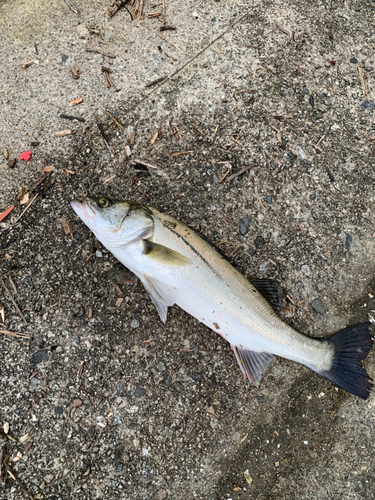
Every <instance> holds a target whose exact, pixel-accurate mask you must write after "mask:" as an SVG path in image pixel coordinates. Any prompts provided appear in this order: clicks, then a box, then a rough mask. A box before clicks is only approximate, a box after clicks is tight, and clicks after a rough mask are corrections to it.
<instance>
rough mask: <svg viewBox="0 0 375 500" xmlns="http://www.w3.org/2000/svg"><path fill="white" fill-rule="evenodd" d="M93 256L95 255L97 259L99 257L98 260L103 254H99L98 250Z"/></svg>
mask: <svg viewBox="0 0 375 500" xmlns="http://www.w3.org/2000/svg"><path fill="white" fill-rule="evenodd" d="M95 255H96V256H97V257H99V258H100V257H103V254H102V252H101V251H100V250H97V251H96V252H95Z"/></svg>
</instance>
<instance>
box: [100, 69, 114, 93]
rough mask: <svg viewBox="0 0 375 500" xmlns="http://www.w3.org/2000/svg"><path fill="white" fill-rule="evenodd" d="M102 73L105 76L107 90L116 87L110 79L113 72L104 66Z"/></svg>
mask: <svg viewBox="0 0 375 500" xmlns="http://www.w3.org/2000/svg"><path fill="white" fill-rule="evenodd" d="M102 73H103V75H104V80H105V86H106V87H107V89H110V88H111V87H114V85H113V82H112V80H111V79H110V77H109V75H110V73H113V70H111V69H110V68H107V67H106V66H102Z"/></svg>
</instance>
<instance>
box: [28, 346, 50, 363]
mask: <svg viewBox="0 0 375 500" xmlns="http://www.w3.org/2000/svg"><path fill="white" fill-rule="evenodd" d="M47 358H48V351H47V350H46V349H44V350H43V351H38V352H36V353H35V354H33V355H32V356H31V359H30V363H31V364H32V365H37V364H38V363H42V362H43V361H45V360H46V359H47Z"/></svg>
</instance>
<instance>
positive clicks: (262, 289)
mask: <svg viewBox="0 0 375 500" xmlns="http://www.w3.org/2000/svg"><path fill="white" fill-rule="evenodd" d="M250 282H251V283H252V284H253V285H254V286H255V288H256V289H257V290H258V292H259V293H260V294H261V295H263V297H264V298H265V299H266V300H267V302H269V303H270V305H271V306H272V307H273V309H274V310H275V311H276V312H277V313H279V312H280V311H281V309H282V308H283V294H282V291H281V288H280V285H279V284H278V283H277V281H273V280H269V279H264V280H258V279H250Z"/></svg>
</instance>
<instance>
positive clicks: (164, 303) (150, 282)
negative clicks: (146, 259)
mask: <svg viewBox="0 0 375 500" xmlns="http://www.w3.org/2000/svg"><path fill="white" fill-rule="evenodd" d="M140 278H141V280H142V283H143V286H144V287H145V288H146V290H147V291H148V293H149V294H150V297H151V299H152V302H153V303H154V305H155V307H156V310H157V311H158V313H159V316H160V319H161V320H162V321H163V322H164V323H165V322H166V320H167V312H168V306H173V304H174V303H175V302H176V295H177V290H176V289H175V288H173V287H171V286H168V285H166V284H165V283H162V282H161V281H158V280H157V279H155V278H154V276H151V275H150V274H142V275H140Z"/></svg>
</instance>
